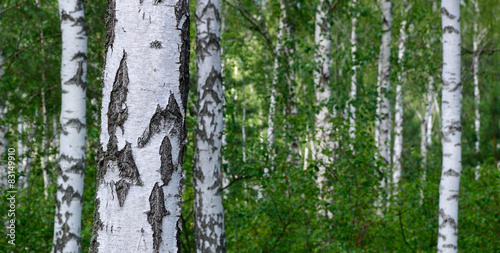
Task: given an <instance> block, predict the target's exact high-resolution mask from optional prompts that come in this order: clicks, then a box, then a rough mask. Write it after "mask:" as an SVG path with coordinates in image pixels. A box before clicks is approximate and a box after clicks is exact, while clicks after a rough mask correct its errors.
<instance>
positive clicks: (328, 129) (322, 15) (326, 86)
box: [314, 0, 334, 191]
mask: <svg viewBox="0 0 500 253" xmlns="http://www.w3.org/2000/svg"><path fill="white" fill-rule="evenodd" d="M330 4H331V3H330V1H329V0H321V1H320V3H319V5H318V7H317V9H316V20H315V29H314V43H315V44H316V46H317V49H316V54H315V62H316V64H317V68H316V69H315V71H314V84H315V95H316V106H318V107H319V108H320V111H319V114H316V115H315V117H314V121H315V123H314V124H315V135H316V136H315V137H316V141H317V142H318V150H317V152H316V159H317V160H318V161H319V162H320V165H319V171H318V177H317V179H316V183H317V184H318V187H319V189H320V191H322V190H323V187H324V182H325V181H326V178H325V173H326V166H327V165H328V164H329V163H330V156H329V155H328V153H329V152H331V151H332V150H333V148H334V140H333V124H332V123H331V120H332V113H331V112H330V109H329V107H328V106H327V103H328V101H329V100H330V98H331V96H332V90H331V88H330V48H331V43H332V42H331V40H330V38H329V36H330V34H331V25H330V24H329V23H328V19H327V12H326V11H327V9H328V7H329V5H330Z"/></svg>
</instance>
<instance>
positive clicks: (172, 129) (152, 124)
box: [137, 94, 184, 148]
mask: <svg viewBox="0 0 500 253" xmlns="http://www.w3.org/2000/svg"><path fill="white" fill-rule="evenodd" d="M182 124H183V117H182V114H181V111H180V109H179V105H178V104H177V101H176V100H175V97H174V95H173V94H170V98H169V99H168V104H167V106H166V107H165V109H164V110H162V109H161V108H160V105H158V106H157V107H156V111H155V113H154V114H153V116H152V117H151V120H150V121H149V125H148V127H147V128H146V129H145V130H144V132H143V134H142V136H141V137H139V138H138V139H137V146H138V147H139V148H142V147H144V146H146V144H148V143H149V141H150V140H151V137H153V135H155V134H158V133H160V132H161V131H162V130H166V131H169V133H170V134H171V135H174V136H175V135H181V136H182V137H183V133H184V131H182V130H183V129H182ZM181 139H182V138H181Z"/></svg>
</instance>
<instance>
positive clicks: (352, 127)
mask: <svg viewBox="0 0 500 253" xmlns="http://www.w3.org/2000/svg"><path fill="white" fill-rule="evenodd" d="M357 7H358V0H352V1H351V15H352V17H351V60H352V67H351V69H352V76H351V91H350V92H349V138H351V144H350V148H351V150H353V151H354V146H353V142H354V139H355V138H356V105H355V104H354V101H355V100H356V96H357V83H358V77H357V75H358V67H359V66H358V63H357V59H356V52H357V35H356V25H357V23H358V16H359V14H358V13H357V12H356V9H357Z"/></svg>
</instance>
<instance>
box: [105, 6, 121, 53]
mask: <svg viewBox="0 0 500 253" xmlns="http://www.w3.org/2000/svg"><path fill="white" fill-rule="evenodd" d="M117 21H118V20H117V19H116V2H115V0H107V5H106V17H105V22H106V45H105V48H106V49H105V53H104V54H105V55H107V53H108V49H109V47H111V49H113V42H114V41H115V25H116V22H117Z"/></svg>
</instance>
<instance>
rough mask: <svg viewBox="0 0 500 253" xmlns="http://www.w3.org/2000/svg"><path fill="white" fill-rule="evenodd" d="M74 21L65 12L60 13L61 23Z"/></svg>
mask: <svg viewBox="0 0 500 253" xmlns="http://www.w3.org/2000/svg"><path fill="white" fill-rule="evenodd" d="M67 20H70V21H73V22H74V21H75V18H73V17H72V16H71V15H69V14H68V13H67V12H66V11H65V10H62V11H61V21H67Z"/></svg>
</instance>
